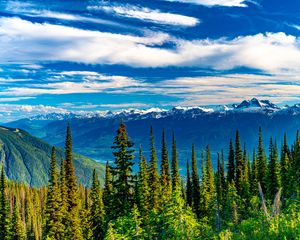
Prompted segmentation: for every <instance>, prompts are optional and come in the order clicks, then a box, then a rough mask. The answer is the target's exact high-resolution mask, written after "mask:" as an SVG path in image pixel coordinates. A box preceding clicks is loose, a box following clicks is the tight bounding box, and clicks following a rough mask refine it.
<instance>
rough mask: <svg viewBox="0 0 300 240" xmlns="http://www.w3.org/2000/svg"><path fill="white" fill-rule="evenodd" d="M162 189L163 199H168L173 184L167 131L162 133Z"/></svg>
mask: <svg viewBox="0 0 300 240" xmlns="http://www.w3.org/2000/svg"><path fill="white" fill-rule="evenodd" d="M160 178H161V188H162V197H163V198H166V199H168V198H169V197H170V195H171V190H172V182H171V173H170V165H169V157H168V149H167V143H166V137H165V131H164V130H163V132H162V149H161V177H160Z"/></svg>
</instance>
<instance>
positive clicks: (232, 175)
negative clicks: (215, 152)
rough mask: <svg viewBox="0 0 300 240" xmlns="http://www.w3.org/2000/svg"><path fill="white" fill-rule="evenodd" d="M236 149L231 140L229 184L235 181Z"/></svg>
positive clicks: (228, 168)
mask: <svg viewBox="0 0 300 240" xmlns="http://www.w3.org/2000/svg"><path fill="white" fill-rule="evenodd" d="M234 160H235V158H234V149H233V143H232V140H231V139H230V143H229V154H228V164H227V184H229V183H231V182H232V181H234V180H235V163H234Z"/></svg>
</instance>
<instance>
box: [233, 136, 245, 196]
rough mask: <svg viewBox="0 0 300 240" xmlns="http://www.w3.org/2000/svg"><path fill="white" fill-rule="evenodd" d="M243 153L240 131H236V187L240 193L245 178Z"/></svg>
mask: <svg viewBox="0 0 300 240" xmlns="http://www.w3.org/2000/svg"><path fill="white" fill-rule="evenodd" d="M243 169H244V164H243V153H242V147H241V141H240V134H239V131H236V137H235V187H236V190H237V193H238V194H241V191H242V189H241V184H242V180H243Z"/></svg>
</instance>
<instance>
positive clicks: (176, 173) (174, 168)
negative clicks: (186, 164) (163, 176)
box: [171, 132, 180, 192]
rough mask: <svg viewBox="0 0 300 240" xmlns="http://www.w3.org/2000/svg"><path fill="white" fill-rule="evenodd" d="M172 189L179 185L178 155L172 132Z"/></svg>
mask: <svg viewBox="0 0 300 240" xmlns="http://www.w3.org/2000/svg"><path fill="white" fill-rule="evenodd" d="M171 165H172V166H171V168H172V190H173V192H174V191H175V190H176V189H178V188H179V187H180V175H179V170H178V157H177V148H176V140H175V135H174V132H173V133H172V164H171Z"/></svg>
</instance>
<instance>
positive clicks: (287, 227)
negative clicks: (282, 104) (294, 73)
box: [0, 122, 300, 240]
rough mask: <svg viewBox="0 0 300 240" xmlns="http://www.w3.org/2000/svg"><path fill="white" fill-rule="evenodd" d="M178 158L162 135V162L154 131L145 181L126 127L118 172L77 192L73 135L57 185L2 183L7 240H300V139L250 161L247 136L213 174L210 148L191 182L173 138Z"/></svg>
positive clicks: (0, 209)
mask: <svg viewBox="0 0 300 240" xmlns="http://www.w3.org/2000/svg"><path fill="white" fill-rule="evenodd" d="M170 146H171V148H170V149H171V154H170V156H169V153H168V149H169V147H168V143H167V142H166V136H165V132H164V131H163V132H162V143H161V150H160V151H159V152H160V153H161V157H160V161H159V160H158V157H157V152H156V151H157V149H156V147H155V142H154V135H153V130H152V128H150V152H151V154H150V158H149V159H146V157H145V155H144V154H143V150H142V146H140V151H139V154H138V157H139V171H138V172H137V173H135V172H133V170H132V168H133V165H134V161H133V159H134V150H133V142H132V141H131V140H130V138H129V136H128V134H127V131H126V126H125V124H124V123H123V122H121V124H120V126H119V129H118V130H117V134H116V137H115V139H114V142H113V146H112V152H113V156H114V162H112V163H109V162H107V164H106V174H105V180H104V183H100V182H99V178H98V174H97V172H96V171H94V172H93V175H92V179H91V187H90V188H86V187H84V186H82V185H78V183H77V179H76V176H75V168H74V166H73V153H72V137H71V129H70V126H69V125H68V127H67V134H66V145H65V158H64V159H63V160H62V161H61V165H60V166H58V164H57V162H58V161H57V157H56V149H55V147H53V149H52V157H51V167H50V170H49V185H48V186H47V187H46V186H45V187H42V188H34V187H29V186H27V185H25V184H22V183H17V182H12V181H8V180H6V176H5V171H4V170H5V168H4V167H5V166H4V167H2V171H1V178H0V239H1V240H2V239H3V240H22V239H30V240H31V239H32V240H39V239H43V240H56V239H57V240H62V239H65V240H81V239H88V240H89V239H91V240H96V239H100V240H101V239H107V240H117V239H300V198H299V197H300V136H298V133H297V135H296V138H295V142H294V143H293V144H292V145H291V146H290V145H288V143H287V140H286V136H285V135H284V137H283V141H282V143H281V144H280V149H279V147H278V143H277V141H276V139H272V138H271V139H270V143H269V149H268V151H266V150H265V149H264V147H263V146H264V145H263V136H262V130H261V129H259V134H258V143H257V148H256V149H254V150H253V151H251V153H249V152H248V151H247V148H246V146H245V145H244V146H243V144H242V143H241V139H240V136H239V132H238V131H237V132H236V138H235V140H230V142H229V151H228V153H227V152H226V153H224V151H222V150H221V151H220V153H219V154H218V159H217V162H218V165H217V166H218V167H217V169H215V170H214V169H213V167H212V159H211V155H210V148H209V146H207V147H206V149H205V150H204V151H202V153H201V154H200V158H199V156H197V154H196V153H197V152H198V151H197V149H196V147H195V146H194V145H192V147H191V161H190V160H188V161H187V165H186V170H187V173H186V176H184V177H181V176H180V174H179V167H178V154H177V150H176V139H175V135H174V133H173V136H172V143H171V145H170Z"/></svg>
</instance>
